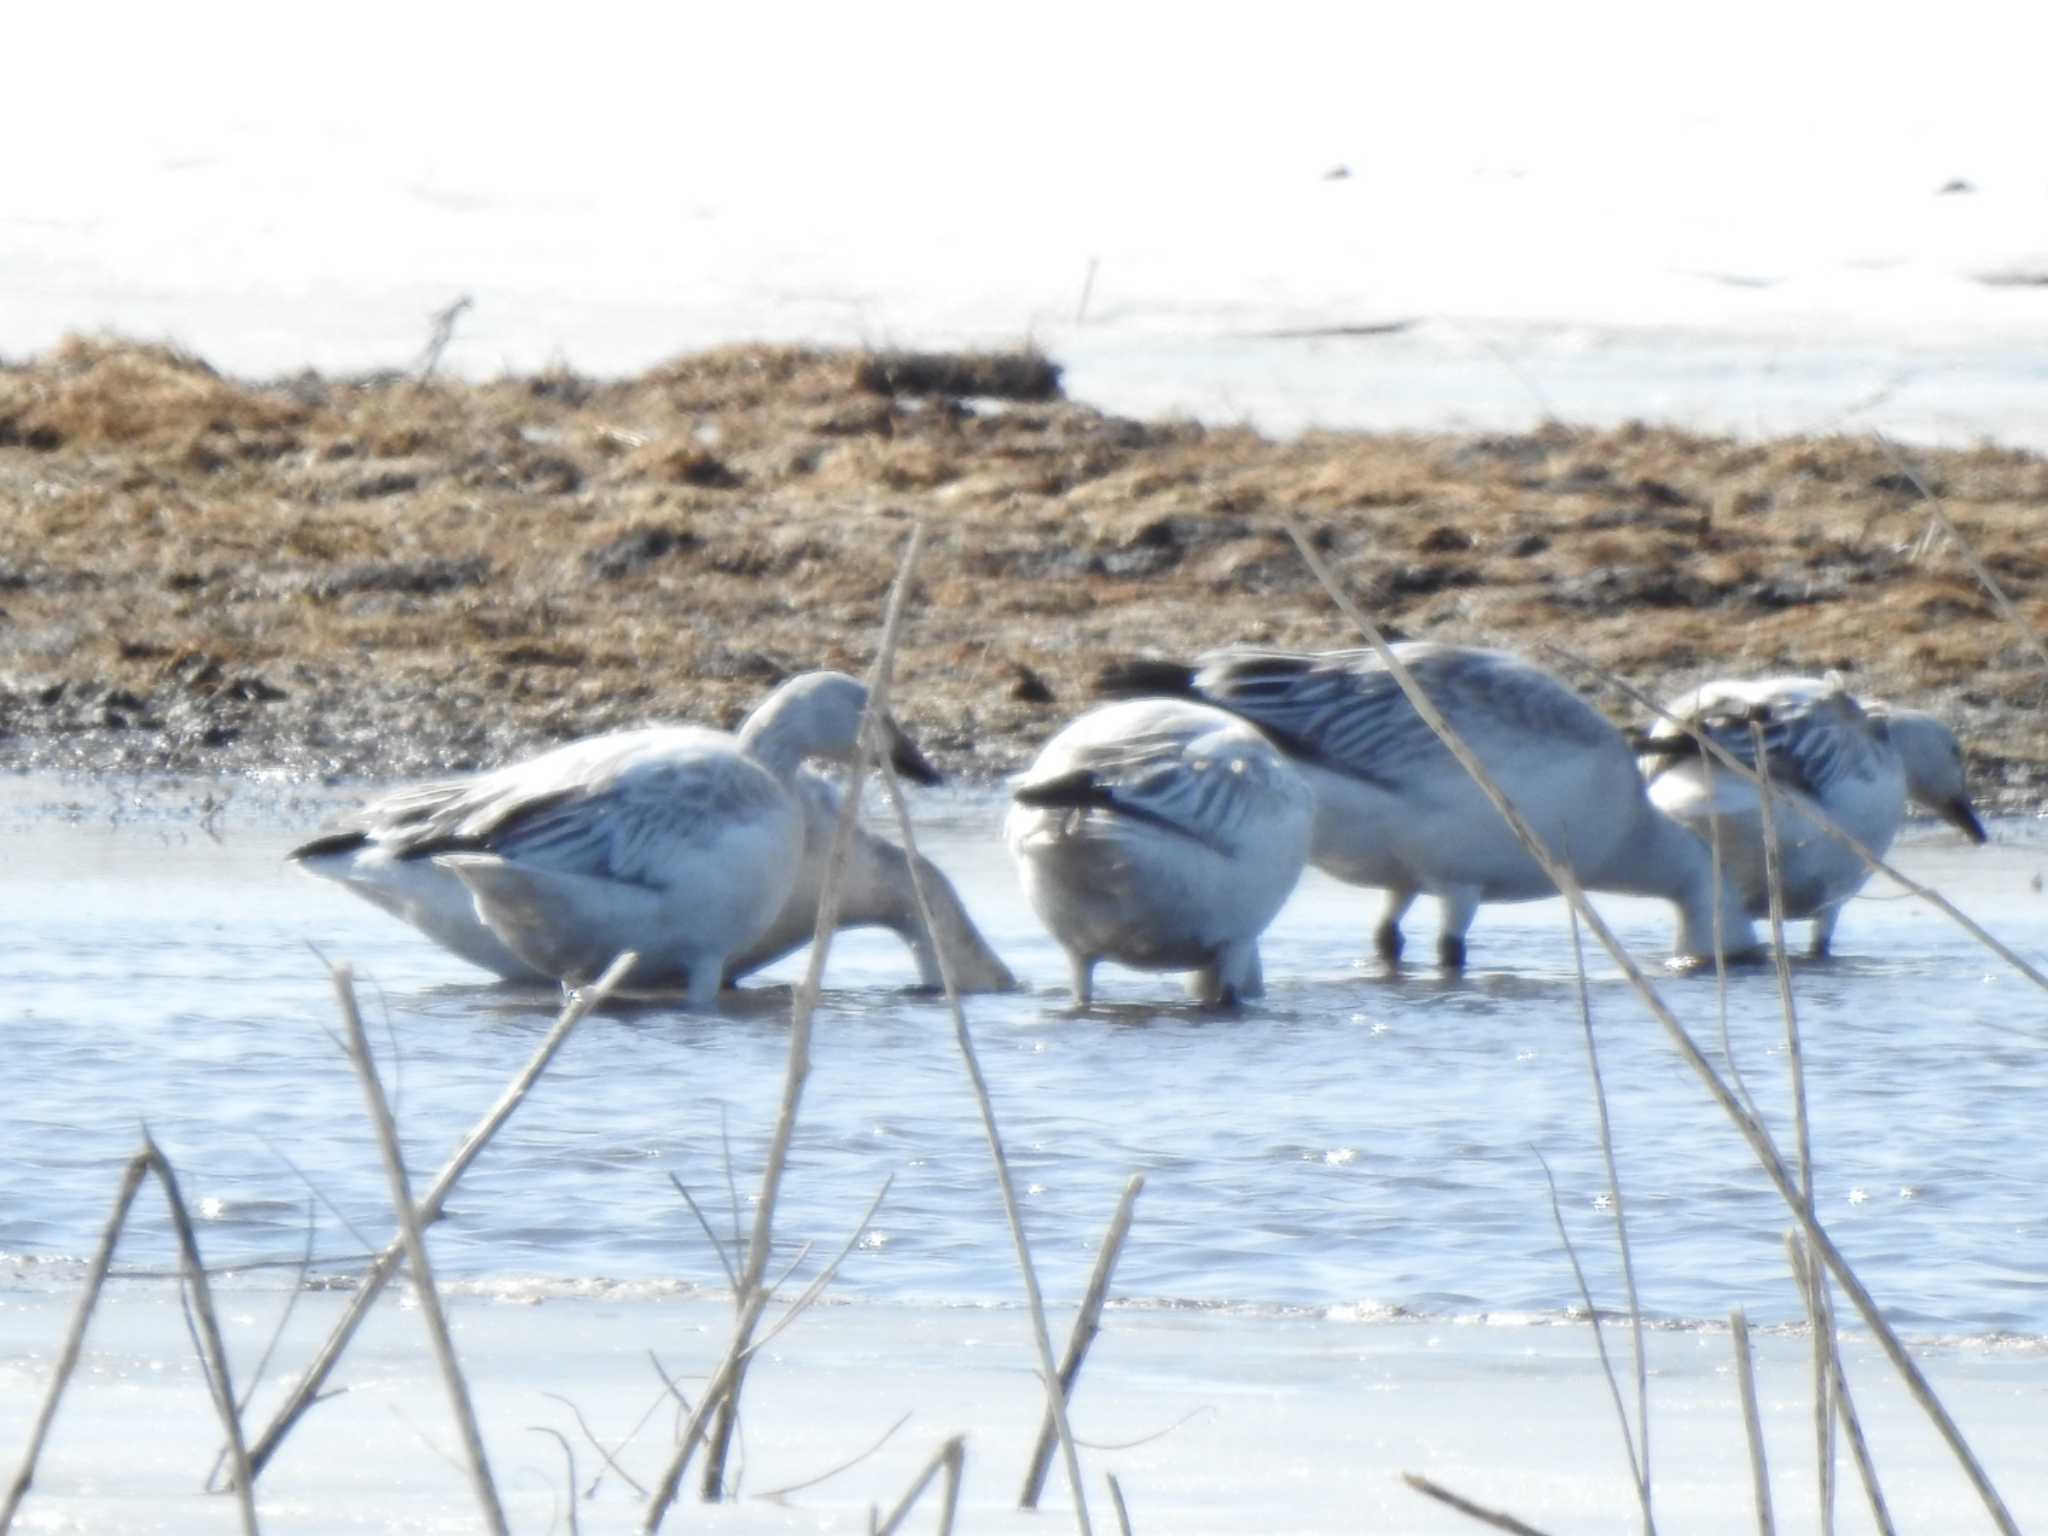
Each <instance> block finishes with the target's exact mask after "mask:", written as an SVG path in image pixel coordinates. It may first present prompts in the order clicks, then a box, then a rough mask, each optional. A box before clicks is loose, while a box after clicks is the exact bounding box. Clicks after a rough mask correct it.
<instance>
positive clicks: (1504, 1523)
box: [1401, 1472, 1544, 1536]
mask: <svg viewBox="0 0 2048 1536" xmlns="http://www.w3.org/2000/svg"><path fill="white" fill-rule="evenodd" d="M1401 1481H1402V1482H1404V1483H1406V1484H1407V1485H1408V1486H1409V1487H1410V1488H1413V1489H1414V1490H1415V1491H1416V1492H1417V1493H1419V1494H1421V1495H1422V1496H1423V1497H1424V1498H1426V1499H1435V1500H1436V1501H1437V1503H1439V1504H1442V1505H1444V1506H1445V1507H1447V1508H1450V1509H1455V1510H1456V1511H1457V1512H1458V1513H1459V1514H1461V1515H1465V1516H1467V1517H1468V1518H1470V1519H1473V1520H1477V1521H1478V1522H1479V1523H1480V1524H1481V1525H1490V1526H1492V1527H1493V1528H1494V1529H1495V1530H1497V1531H1512V1532H1513V1533H1514V1536H1544V1533H1543V1532H1542V1531H1540V1530H1538V1529H1537V1528H1536V1527H1535V1526H1533V1525H1531V1524H1529V1523H1528V1522H1527V1521H1526V1520H1517V1519H1516V1518H1515V1517H1514V1516H1513V1515H1511V1514H1508V1513H1506V1512H1505V1511H1504V1510H1498V1509H1488V1508H1487V1507H1486V1506H1485V1505H1484V1504H1475V1503H1473V1502H1472V1501H1471V1500H1470V1499H1468V1498H1466V1497H1465V1496H1464V1495H1463V1494H1457V1493H1453V1492H1451V1490H1450V1489H1448V1488H1446V1487H1444V1485H1443V1484H1442V1483H1434V1482H1431V1481H1430V1480H1429V1479H1428V1478H1426V1477H1424V1476H1423V1475H1422V1474H1421V1473H1419V1472H1403V1473H1402V1474H1401Z"/></svg>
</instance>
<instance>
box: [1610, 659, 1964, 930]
mask: <svg viewBox="0 0 2048 1536" xmlns="http://www.w3.org/2000/svg"><path fill="white" fill-rule="evenodd" d="M1667 714H1668V715H1670V716H1673V717H1675V718H1673V719H1660V720H1659V721H1658V722H1657V724H1656V725H1655V726H1654V727H1652V729H1651V731H1650V734H1649V736H1648V737H1647V738H1645V740H1644V742H1643V743H1642V745H1643V747H1644V749H1645V750H1644V757H1643V760H1642V762H1643V771H1644V772H1645V774H1647V775H1648V776H1649V780H1650V799H1651V801H1652V802H1653V803H1654V804H1656V805H1657V806H1658V807H1659V808H1660V809H1662V810H1663V811H1664V812H1665V814H1667V815H1669V816H1671V817H1673V818H1674V819H1676V820H1677V821H1679V822H1681V823H1683V824H1684V825H1685V826H1687V827H1690V828H1691V829H1692V830H1693V831H1694V832H1696V833H1697V834H1698V835H1699V836H1700V838H1701V839H1702V840H1703V841H1706V842H1707V843H1709V844H1711V843H1712V842H1713V841H1714V840H1715V839H1716V838H1718V839H1719V841H1720V845H1721V862H1722V867H1723V868H1724V869H1725V870H1726V871H1727V873H1728V879H1729V881H1730V883H1731V884H1733V885H1734V886H1735V887H1736V889H1737V890H1738V891H1739V892H1740V893H1741V895H1742V898H1743V902H1744V904H1745V906H1746V908H1747V910H1748V911H1749V912H1750V914H1751V915H1752V916H1756V917H1762V916H1764V915H1766V914H1767V913H1768V912H1769V911H1770V886H1769V881H1768V876H1767V874H1766V871H1765V860H1764V823H1763V802H1762V796H1761V794H1760V793H1759V791H1758V789H1757V786H1756V785H1754V784H1752V783H1750V782H1749V781H1748V780H1747V779H1745V778H1742V777H1741V776H1740V775H1738V774H1736V773H1734V772H1732V771H1731V770H1729V769H1727V768H1725V767H1720V766H1718V765H1716V764H1715V763H1713V762H1712V761H1711V760H1709V759H1707V758H1705V757H1704V756H1703V755H1702V754H1701V752H1700V750H1699V747H1698V743H1697V742H1695V741H1694V739H1693V737H1692V736H1691V735H1690V734H1689V731H1688V727H1690V728H1691V729H1694V730H1698V731H1700V732H1702V733H1703V734H1704V735H1706V736H1707V737H1708V738H1709V739H1711V740H1713V741H1714V742H1716V743H1718V744H1719V745H1720V746H1721V747H1723V748H1725V749H1726V750H1727V751H1728V752H1729V753H1730V754H1732V755H1733V756H1734V757H1735V758H1736V759H1737V760H1738V761H1740V762H1743V763H1745V764H1747V765H1748V766H1750V767H1751V768H1755V767H1756V766H1757V763H1756V746H1755V742H1754V740H1753V739H1752V737H1751V735H1750V725H1751V723H1752V722H1755V723H1757V724H1759V725H1761V726H1762V727H1763V735H1764V756H1765V762H1766V764H1767V769H1768V773H1767V776H1768V777H1769V779H1770V781H1771V783H1772V784H1773V785H1774V786H1775V787H1776V788H1777V789H1778V790H1779V791H1780V793H1779V794H1778V795H1777V796H1776V798H1775V799H1774V800H1773V801H1772V807H1771V810H1772V819H1773V820H1774V821H1775V823H1776V825H1777V833H1778V853H1779V874H1780V883H1781V884H1782V886H1783V888H1784V902H1785V915H1786V917H1788V918H1791V919H1794V920H1801V919H1810V920H1811V921H1812V923H1813V928H1812V934H1811V938H1810V940H1809V945H1808V948H1809V952H1810V953H1811V954H1813V955H1815V956H1821V955H1825V954H1826V953H1827V952H1828V947H1829V945H1830V943H1831V942H1832V941H1833V938H1834V932H1835V924H1836V923H1837V922H1838V921H1840V919H1841V915H1842V906H1843V904H1844V903H1845V902H1847V901H1848V899H1849V898H1850V897H1851V896H1853V895H1855V894H1856V893H1857V892H1858V891H1859V890H1861V889H1862V888H1863V884H1864V882H1865V881H1866V880H1868V879H1869V878H1870V868H1869V866H1868V865H1866V864H1865V863H1864V862H1863V860H1862V858H1861V857H1860V856H1859V855H1858V854H1857V853H1856V851H1855V850H1854V849H1852V848H1850V847H1848V846H1847V845H1845V844H1844V843H1842V842H1841V841H1840V840H1839V839H1837V838H1835V837H1832V836H1830V835H1829V833H1828V832H1827V830H1826V828H1825V827H1824V825H1823V818H1825V819H1826V820H1831V821H1833V822H1834V823H1835V824H1836V825H1838V826H1840V827H1841V828H1842V829H1843V830H1844V831H1846V832H1848V833H1849V834H1851V835H1852V836H1853V837H1855V838H1856V840H1857V841H1858V842H1860V843H1862V844H1863V845H1864V846H1865V847H1867V848H1869V849H1870V851H1871V852H1872V853H1874V854H1877V855H1878V856H1879V857H1882V856H1883V854H1884V851H1885V850H1886V849H1887V848H1889V847H1890V846H1891V842H1892V838H1893V836H1894V835H1895V834H1896V833H1897V832H1898V829H1899V823H1900V822H1901V821H1902V820H1903V819H1904V817H1905V814H1906V801H1907V800H1908V799H1909V798H1910V799H1912V800H1914V801H1916V802H1918V803H1919V804H1921V805H1923V806H1925V807H1926V808H1927V809H1929V810H1931V811H1933V812H1934V813H1935V814H1936V815H1937V816H1939V817H1941V819H1942V820H1944V821H1946V822H1948V823H1949V824H1950V825H1951V826H1953V827H1955V828H1957V829H1958V830H1959V831H1961V832H1962V834H1963V835H1964V836H1965V837H1967V838H1969V839H1970V841H1971V842H1973V843H1981V842H1983V841H1984V838H1985V834H1984V825H1983V823H1982V822H1980V821H1979V820H1978V819H1977V812H1976V808H1975V807H1974V806H1972V805H1971V803H1970V795H1969V790H1968V788H1967V786H1966V783H1965V778H1964V771H1963V749H1962V746H1961V744H1960V743H1959V742H1957V740H1956V737H1955V733H1954V732H1953V731H1951V730H1950V729H1949V728H1948V727H1947V726H1946V725H1943V724H1942V723H1941V721H1939V720H1937V719H1936V718H1935V717H1934V716H1932V715H1930V714H1928V713H1926V712H1925V711H1923V710H1917V709H1893V708H1891V707H1890V706H1889V705H1885V704H1879V703H1874V702H1873V703H1871V704H1869V705H1864V704H1860V703H1858V702H1857V700H1856V699H1855V698H1853V697H1852V696H1851V695H1850V694H1849V693H1848V691H1847V690H1846V689H1845V688H1844V687H1843V686H1842V682H1841V679H1840V678H1838V677H1834V676H1832V675H1831V676H1829V677H1826V678H1813V677H1771V678H1762V679H1759V680H1756V681H1752V682H1737V681H1731V680H1723V681H1719V682H1712V683H1706V684H1703V685H1702V686H1700V687H1699V688H1696V689H1694V690H1693V691H1692V692H1691V693H1688V694H1685V695H1683V696H1681V697H1680V698H1677V699H1674V700H1672V702H1671V703H1670V705H1669V706H1668V708H1667Z"/></svg>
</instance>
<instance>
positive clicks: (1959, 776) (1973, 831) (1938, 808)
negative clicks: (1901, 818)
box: [1871, 705, 1985, 843]
mask: <svg viewBox="0 0 2048 1536" xmlns="http://www.w3.org/2000/svg"><path fill="white" fill-rule="evenodd" d="M1871 716H1872V718H1873V719H1875V720H1877V721H1879V722H1880V723H1881V725H1882V727H1883V729H1884V731H1885V734H1886V735H1887V736H1888V737H1889V738H1890V740H1891V744H1892V746H1893V748H1894V749H1895V750H1896V751H1897V752H1898V754H1899V763H1900V766H1901V767H1903V768H1904V769H1905V773H1906V793H1907V794H1909V795H1911V796H1912V797H1913V799H1914V800H1915V801H1916V802H1917V803H1919V804H1920V805H1923V806H1925V807H1926V808H1927V809H1928V810H1930V811H1932V812H1934V814H1935V815H1937V816H1939V817H1940V818H1941V819H1942V820H1943V821H1945V822H1947V823H1948V824H1949V825H1950V826H1952V827H1954V828H1955V829H1956V830H1957V831H1959V832H1961V833H1962V834H1963V836H1965V837H1967V838H1968V839H1969V840H1970V841H1971V842H1973V843H1981V842H1983V841H1984V840H1985V832H1984V823H1983V822H1981V821H1979V820H1978V819H1977V810H1976V807H1975V806H1973V805H1972V804H1971V803H1970V791H1969V788H1968V786H1967V785H1966V784H1965V782H1964V772H1963V748H1962V743H1960V742H1959V741H1957V740H1956V733H1955V732H1954V731H1952V730H1950V729H1949V728H1948V727H1947V726H1946V725H1943V724H1942V723H1941V722H1940V721H1939V720H1937V719H1935V718H1934V716H1932V715H1930V714H1928V713H1927V712H1926V711H1925V710H1919V709H1888V708H1885V707H1884V706H1881V705H1877V706H1872V708H1871Z"/></svg>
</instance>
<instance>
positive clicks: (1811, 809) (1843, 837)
mask: <svg viewBox="0 0 2048 1536" xmlns="http://www.w3.org/2000/svg"><path fill="white" fill-rule="evenodd" d="M1537 644H1538V645H1539V646H1540V647H1541V648H1542V649H1543V650H1544V651H1546V652H1548V653H1549V654H1550V655H1552V656H1555V657H1556V658H1557V659H1558V660H1560V661H1562V662H1565V663H1567V664H1568V665H1570V666H1572V667H1573V668H1575V669H1577V670H1578V671H1580V672H1583V673H1584V674H1585V675H1586V676H1588V677H1591V678H1593V679H1595V680H1597V681H1598V682H1600V683H1602V684H1604V685H1605V686H1607V687H1609V688H1612V689H1613V690H1614V691H1615V692H1617V693H1619V694H1621V695H1623V696H1624V697H1625V698H1628V699H1631V700H1633V701H1634V702H1635V703H1637V704H1639V705H1641V706H1642V707H1643V708H1644V709H1645V710H1647V711H1649V712H1650V713H1651V714H1653V715H1655V716H1656V717H1657V718H1658V719H1660V720H1668V721H1670V722H1671V723H1672V724H1673V725H1676V726H1678V727H1679V728H1680V729H1681V730H1683V731H1684V732H1685V733H1686V734H1687V735H1688V736H1690V737H1691V738H1692V739H1693V740H1694V741H1696V742H1698V743H1699V748H1700V752H1701V753H1702V755H1703V756H1705V757H1707V758H1711V759H1712V760H1713V761H1714V762H1715V763H1717V764H1718V765H1719V766H1721V767H1723V768H1726V769H1729V770H1731V771H1732V772H1734V773H1735V774H1736V775H1737V776H1738V777H1740V778H1742V779H1745V780H1747V781H1748V782H1749V783H1750V784H1751V785H1753V786H1755V788H1756V790H1757V793H1758V795H1759V796H1760V797H1763V798H1769V797H1771V796H1776V795H1783V794H1784V791H1783V790H1782V789H1780V788H1779V787H1778V786H1777V785H1775V784H1773V783H1771V782H1770V780H1768V779H1766V778H1764V777H1763V776H1762V775H1760V774H1759V773H1758V772H1757V771H1756V770H1755V769H1754V768H1752V767H1750V765H1749V764H1747V763H1745V762H1744V761H1742V759H1741V758H1739V757H1737V756H1736V755H1735V754H1734V753H1732V752H1730V751H1729V750H1728V749H1727V748H1726V747H1724V746H1722V745H1721V744H1720V743H1719V742H1718V741H1715V740H1714V739H1713V737H1711V736H1709V735H1708V734H1707V733H1706V732H1704V731H1702V730H1700V729H1699V727H1698V726H1696V725H1692V724H1689V723H1687V722H1686V721H1684V720H1681V719H1679V718H1678V717H1677V716H1676V715H1674V714H1672V713H1671V711H1669V710H1668V709H1666V708H1665V707H1664V706H1663V705H1661V704H1659V703H1658V702H1657V701H1656V700H1655V699H1653V698H1651V697H1650V696H1649V695H1648V694H1646V693H1644V692H1642V691H1641V690H1640V689H1638V688H1635V687H1632V686H1631V685H1630V684H1628V683H1627V682H1624V681H1623V680H1622V679H1621V678H1619V677H1617V676H1615V674H1614V673H1612V672H1610V671H1608V670H1607V669H1606V668H1605V667H1602V666H1600V665H1598V664H1597V663H1595V662H1592V661H1589V660H1587V659H1586V658H1585V657H1584V656H1581V655H1579V653H1578V652H1576V651H1574V650H1571V649H1569V648H1568V647H1566V646H1562V645H1559V644H1558V643H1557V642H1556V641H1555V640H1540V641H1538V642H1537ZM1800 809H1801V813H1802V814H1803V815H1804V816H1805V817H1806V818H1807V819H1808V820H1810V821H1811V822H1813V824H1814V825H1815V826H1817V827H1819V828H1820V829H1821V830H1822V831H1823V832H1825V833H1826V834H1827V835H1828V836H1829V837H1831V838H1833V839H1834V840H1835V841H1836V842H1838V843H1840V844H1841V845H1842V846H1843V847H1844V848H1847V849H1848V850H1849V851H1850V852H1851V853H1853V854H1855V855H1856V857H1857V858H1859V859H1861V860H1862V861H1863V863H1864V866H1865V867H1866V868H1868V869H1869V870H1871V871H1872V872H1873V873H1875V874H1880V875H1883V876H1884V877H1885V878H1886V879H1888V880H1890V881H1891V882H1892V883H1893V884H1894V885H1896V886H1898V887H1899V889H1900V890H1902V891H1904V892H1906V894H1907V895H1909V896H1914V897H1917V898H1919V899H1920V900H1921V901H1924V902H1926V903H1927V904H1928V905H1929V906H1930V907H1933V908H1934V909H1935V911H1937V912H1939V913H1941V914H1942V915H1943V916H1944V917H1946V918H1948V919H1949V921H1950V922H1952V923H1954V924H1955V925H1956V926H1957V927H1959V928H1961V929H1962V930H1963V931H1964V932H1965V933H1967V934H1969V936H1970V937H1971V938H1973V939H1975V940H1976V941H1977V942H1978V943H1979V944H1981V945H1982V946H1983V947H1984V948H1986V949H1988V950H1990V951H1991V952H1992V953H1993V954H1994V955H1996V956H1998V958H1999V959H2001V960H2003V961H2004V962H2005V963H2006V964H2007V965H2009V966H2011V967H2012V968H2013V969H2014V970H2016V971H2018V972H2019V973H2020V974H2021V975H2022V976H2024V977H2026V978H2027V980H2029V981H2031V982H2032V983H2033V984H2034V985H2035V986H2037V987H2040V988H2042V989H2043V990H2044V991H2048V972H2044V971H2042V970H2041V969H2040V967H2039V966H2036V965H2034V964H2032V963H2031V962H2029V961H2028V960H2026V959H2025V958H2023V957H2022V956H2021V955H2019V954H2018V953H2017V952H2016V951H2015V950H2013V948H2012V947H2011V946H2010V945H2008V944H2006V943H2005V942H2004V941H2002V940H2001V939H1999V938H1998V937H1997V936H1996V935H1995V934H1993V933H1991V932H1990V931H1989V930H1988V929H1986V928H1985V927H1984V925H1983V924H1981V923H1979V922H1978V921H1977V920H1976V919H1975V918H1973V917H1971V916H1970V914H1969V913H1967V912H1965V911H1964V910H1963V909H1962V908H1961V907H1959V906H1957V905H1956V904H1955V903H1954V902H1952V901H1950V900H1949V899H1948V898H1947V897H1946V896H1944V895H1942V894H1941V892H1939V891H1937V890H1936V889H1935V888H1934V887H1933V886H1931V885H1923V884H1921V883H1920V882H1919V881H1918V880H1915V879H1914V878H1913V877H1912V876H1910V875H1906V874H1902V873H1900V872H1899V871H1898V870H1897V869H1895V868H1893V867H1892V866H1891V865H1889V864H1887V863H1886V862H1885V861H1884V860H1883V859H1881V858H1879V857H1878V856H1877V854H1876V853H1874V852H1872V851H1871V849H1870V848H1869V847H1868V846H1866V845H1865V844H1864V842H1863V841H1862V840H1861V839H1860V838H1858V837H1857V836H1856V835H1855V834H1854V833H1853V832H1850V831H1849V830H1848V829H1847V828H1846V827H1844V826H1842V825H1841V823H1839V822H1837V821H1836V820H1835V819H1834V818H1833V817H1832V816H1830V815H1828V813H1827V812H1826V811H1825V810H1823V809H1822V808H1821V806H1820V805H1819V804H1818V803H1817V802H1816V803H1809V804H1807V805H1805V806H1802V807H1801V808H1800Z"/></svg>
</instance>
